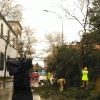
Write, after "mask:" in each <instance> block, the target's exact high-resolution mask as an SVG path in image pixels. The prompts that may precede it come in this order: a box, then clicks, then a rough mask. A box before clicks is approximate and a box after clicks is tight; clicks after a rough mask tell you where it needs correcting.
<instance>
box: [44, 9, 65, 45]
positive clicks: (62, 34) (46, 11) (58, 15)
mask: <svg viewBox="0 0 100 100" xmlns="http://www.w3.org/2000/svg"><path fill="white" fill-rule="evenodd" d="M44 11H45V12H52V13H55V14H56V15H58V16H59V18H60V19H61V22H62V45H63V19H62V17H61V16H60V15H59V14H58V13H56V12H53V11H48V10H44Z"/></svg>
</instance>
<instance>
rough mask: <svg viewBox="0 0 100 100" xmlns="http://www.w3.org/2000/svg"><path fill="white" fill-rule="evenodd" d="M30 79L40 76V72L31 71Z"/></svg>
mask: <svg viewBox="0 0 100 100" xmlns="http://www.w3.org/2000/svg"><path fill="white" fill-rule="evenodd" d="M29 77H30V79H37V78H38V77H39V73H38V72H31V73H30V74H29Z"/></svg>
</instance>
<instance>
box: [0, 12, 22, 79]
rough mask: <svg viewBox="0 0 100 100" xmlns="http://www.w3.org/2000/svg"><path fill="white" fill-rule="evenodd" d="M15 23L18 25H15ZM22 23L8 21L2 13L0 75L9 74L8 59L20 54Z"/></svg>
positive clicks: (0, 20) (0, 18)
mask: <svg viewBox="0 0 100 100" xmlns="http://www.w3.org/2000/svg"><path fill="white" fill-rule="evenodd" d="M14 25H15V26H16V27H14ZM21 30H22V27H21V25H20V23H19V22H18V21H17V22H14V21H7V20H6V19H5V18H4V16H3V15H2V14H1V13H0V77H3V76H4V72H5V71H6V76H9V72H8V71H7V70H6V68H5V67H6V62H5V57H6V59H8V58H15V57H18V56H19V53H18V43H19V42H20V41H21Z"/></svg>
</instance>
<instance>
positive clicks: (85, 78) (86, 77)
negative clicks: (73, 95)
mask: <svg viewBox="0 0 100 100" xmlns="http://www.w3.org/2000/svg"><path fill="white" fill-rule="evenodd" d="M82 80H83V81H88V80H89V79H88V71H87V70H82Z"/></svg>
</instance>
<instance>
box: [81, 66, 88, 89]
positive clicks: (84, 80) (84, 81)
mask: <svg viewBox="0 0 100 100" xmlns="http://www.w3.org/2000/svg"><path fill="white" fill-rule="evenodd" d="M88 80H89V78H88V70H87V67H84V69H82V86H81V87H85V86H88Z"/></svg>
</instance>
